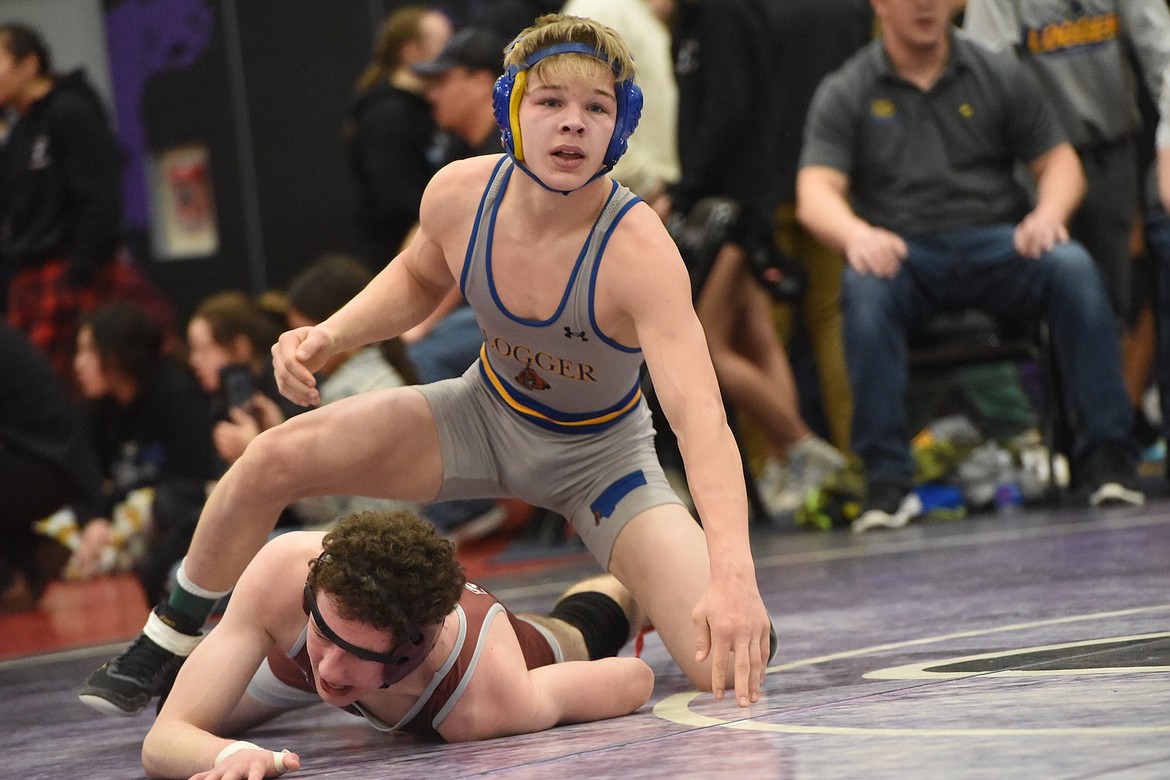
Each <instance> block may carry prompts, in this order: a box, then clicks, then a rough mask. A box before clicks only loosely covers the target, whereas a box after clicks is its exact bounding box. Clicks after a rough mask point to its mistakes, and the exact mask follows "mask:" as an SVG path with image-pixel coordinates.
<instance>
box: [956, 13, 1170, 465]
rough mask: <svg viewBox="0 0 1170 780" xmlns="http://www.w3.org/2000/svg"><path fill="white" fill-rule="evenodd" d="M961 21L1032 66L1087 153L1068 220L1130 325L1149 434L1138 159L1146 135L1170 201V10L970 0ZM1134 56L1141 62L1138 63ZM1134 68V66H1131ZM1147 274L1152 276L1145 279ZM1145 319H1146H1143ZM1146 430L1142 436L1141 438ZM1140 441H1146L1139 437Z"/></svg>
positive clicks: (1131, 368)
mask: <svg viewBox="0 0 1170 780" xmlns="http://www.w3.org/2000/svg"><path fill="white" fill-rule="evenodd" d="M963 29H964V30H965V31H966V32H967V33H968V34H969V35H970V36H971V37H972V38H974V39H975V40H977V41H980V42H981V43H985V44H987V45H988V46H990V47H992V48H994V49H1008V50H1009V51H1012V52H1014V53H1015V54H1016V55H1017V56H1019V57H1020V58H1021V59H1022V60H1023V61H1024V62H1025V63H1027V64H1028V66H1029V67H1030V68H1031V69H1032V71H1033V73H1035V74H1036V77H1037V79H1038V80H1039V81H1040V84H1041V86H1042V87H1044V89H1045V92H1046V93H1047V94H1048V95H1050V96H1051V97H1052V100H1053V104H1054V106H1055V107H1056V113H1057V117H1058V118H1059V120H1060V122H1061V124H1062V125H1063V127H1064V129H1065V131H1066V132H1067V133H1068V135H1069V139H1070V141H1071V142H1072V144H1073V146H1074V147H1075V148H1076V150H1077V154H1078V155H1079V156H1080V158H1081V165H1082V167H1083V168H1084V170H1085V181H1086V185H1087V190H1086V193H1085V199H1084V200H1083V201H1082V202H1081V206H1080V208H1079V209H1078V210H1077V212H1076V214H1075V215H1074V216H1073V219H1072V221H1071V222H1070V223H1069V231H1070V233H1071V234H1072V236H1073V238H1075V239H1077V240H1078V241H1080V242H1081V243H1082V244H1084V245H1085V248H1086V249H1088V250H1089V254H1090V255H1092V257H1093V259H1094V260H1096V261H1097V265H1098V266H1099V267H1100V268H1101V272H1102V274H1103V275H1104V278H1105V284H1106V289H1107V291H1108V292H1109V297H1110V300H1111V302H1112V304H1113V310H1114V312H1115V313H1116V315H1117V318H1118V322H1119V324H1120V325H1121V326H1122V327H1123V328H1124V329H1125V331H1126V338H1125V339H1124V340H1123V342H1122V346H1123V351H1122V360H1123V364H1124V366H1125V371H1126V376H1127V378H1128V379H1129V380H1130V381H1129V382H1128V385H1127V387H1128V389H1129V391H1130V401H1131V402H1132V403H1133V405H1134V421H1135V425H1134V436H1135V441H1137V442H1139V444H1143V445H1144V444H1148V443H1149V440H1148V434H1147V433H1146V432H1145V430H1143V428H1144V429H1147V430H1148V428H1149V426H1148V424H1147V425H1146V426H1143V425H1141V423H1145V422H1146V418H1145V415H1144V413H1143V412H1142V410H1141V397H1142V388H1144V381H1142V380H1137V379H1135V376H1136V375H1144V374H1145V373H1146V371H1147V367H1148V360H1149V354H1148V352H1146V351H1145V348H1144V345H1143V343H1142V339H1141V329H1140V327H1139V324H1140V311H1138V307H1140V306H1141V305H1142V302H1143V301H1144V300H1145V298H1144V297H1143V296H1142V295H1140V294H1138V295H1135V294H1134V291H1132V290H1131V287H1132V286H1133V284H1134V281H1135V280H1134V278H1133V276H1134V273H1135V270H1136V271H1137V273H1139V274H1140V272H1141V271H1140V267H1139V266H1137V264H1136V263H1135V258H1136V257H1137V256H1138V255H1139V254H1140V251H1139V252H1135V251H1134V248H1135V245H1138V246H1140V243H1141V242H1140V240H1139V239H1138V236H1139V235H1140V230H1141V227H1140V223H1141V213H1142V208H1141V203H1142V202H1143V199H1142V198H1141V188H1142V184H1141V179H1142V177H1141V173H1140V171H1139V167H1138V165H1137V164H1136V163H1135V159H1143V160H1148V159H1150V158H1151V157H1152V156H1154V151H1153V150H1151V149H1142V150H1140V153H1136V152H1135V147H1136V145H1137V143H1138V141H1139V140H1140V141H1142V142H1143V143H1150V141H1151V140H1153V146H1154V147H1155V148H1156V149H1157V152H1156V156H1157V157H1158V158H1160V159H1163V160H1164V161H1165V165H1166V166H1167V175H1166V176H1165V177H1163V178H1166V179H1167V181H1166V187H1165V188H1164V190H1163V191H1164V192H1165V193H1167V198H1165V202H1166V203H1170V11H1168V10H1167V6H1166V1H1165V0H1095V2H1090V3H1059V4H1054V3H1051V2H1037V1H1036V0H971V2H969V3H968V5H967V9H966V14H965V17H964V21H963ZM1135 65H1136V66H1137V67H1136V68H1135ZM1135 71H1136V72H1135ZM1139 73H1140V75H1141V76H1142V77H1144V82H1145V87H1146V93H1147V94H1148V96H1149V98H1150V99H1152V102H1153V104H1154V106H1155V107H1156V108H1157V110H1158V111H1160V113H1161V120H1159V119H1158V114H1157V113H1156V112H1152V113H1151V114H1150V116H1149V117H1148V118H1147V119H1148V120H1150V121H1151V122H1152V123H1153V124H1155V125H1157V131H1156V133H1155V134H1150V135H1146V134H1143V132H1142V125H1143V117H1142V114H1141V111H1140V108H1139V105H1140V98H1145V97H1146V95H1139V93H1140V91H1141V85H1140V84H1139V80H1138V75H1139ZM1141 281H1142V282H1146V283H1147V284H1148V282H1147V280H1141ZM1147 322H1148V320H1147ZM1143 379H1144V376H1143ZM1143 439H1145V441H1144V442H1143ZM1143 448H1144V446H1143Z"/></svg>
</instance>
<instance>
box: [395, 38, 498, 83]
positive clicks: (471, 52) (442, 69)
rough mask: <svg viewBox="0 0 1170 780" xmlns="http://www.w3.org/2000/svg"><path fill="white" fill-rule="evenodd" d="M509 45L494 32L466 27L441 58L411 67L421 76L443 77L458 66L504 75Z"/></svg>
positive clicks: (449, 42) (450, 43)
mask: <svg viewBox="0 0 1170 780" xmlns="http://www.w3.org/2000/svg"><path fill="white" fill-rule="evenodd" d="M506 43H507V41H505V40H504V39H503V38H501V37H500V35H499V34H498V33H497V32H495V31H494V30H489V29H487V28H484V27H465V28H464V29H462V30H460V31H459V32H457V33H455V34H454V35H452V36H451V40H449V41H447V45H446V46H444V47H443V50H442V51H441V52H439V56H438V57H435V58H434V59H433V60H431V61H430V62H419V63H417V64H415V65H412V66H411V70H413V71H414V72H415V73H417V74H418V75H420V76H441V75H443V74H444V73H446V72H447V71H449V70H451V68H454V67H456V66H462V67H464V68H467V69H468V70H490V71H491V72H492V73H497V74H498V73H503V71H504V45H505V44H506Z"/></svg>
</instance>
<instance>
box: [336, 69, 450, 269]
mask: <svg viewBox="0 0 1170 780" xmlns="http://www.w3.org/2000/svg"><path fill="white" fill-rule="evenodd" d="M350 119H351V120H352V135H351V136H350V140H349V163H350V169H351V171H352V172H353V176H354V180H355V182H356V183H357V188H358V194H359V197H360V203H359V205H358V213H357V219H358V225H359V226H360V228H361V231H362V238H363V239H364V241H365V243H366V253H367V254H368V255H369V256H370V257H369V259H370V260H374V261H378V262H379V263H385V262H387V261H389V260H390V258H392V257H394V255H396V254H397V253H398V248H399V246H400V245H401V244H402V241H403V239H404V238H406V234H407V233H408V232H409V230H410V229H411V227H413V226H414V223H415V222H417V221H418V204H419V201H421V200H422V194H423V190H424V189H426V186H427V182H428V181H430V179H431V176H432V175H434V173H435V166H434V164H433V163H432V161H431V160H430V158H429V157H428V153H429V151H430V149H431V145H432V143H433V142H434V136H435V121H434V119H433V118H432V117H431V107H430V106H429V105H428V104H427V102H426V100H424V99H423V98H422V96H421V95H415V94H412V93H410V92H407V91H405V90H402V89H398V88H396V87H392V86H390V85H389V84H379V85H378V86H375V87H373V88H371V89H370V90H368V91H366V92H365V93H363V94H362V95H361V96H360V97H359V98H358V100H357V102H356V103H355V104H354V106H353V108H352V109H351V111H350Z"/></svg>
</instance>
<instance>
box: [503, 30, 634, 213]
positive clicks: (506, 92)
mask: <svg viewBox="0 0 1170 780" xmlns="http://www.w3.org/2000/svg"><path fill="white" fill-rule="evenodd" d="M515 45H516V43H515V41H513V43H512V46H515ZM509 48H511V47H509ZM569 53H576V54H585V55H587V56H589V57H593V58H594V59H597V60H600V61H602V62H604V63H606V64H607V65H609V64H610V60H609V57H607V56H606V55H605V53H604V52H602V51H600V50H599V49H596V48H594V47H593V46H590V45H589V44H587V43H580V42H578V41H569V42H567V43H557V44H554V45H552V46H548V47H546V48H544V49H540V50H539V51H537V52H535V53H533V54H532V55H531V56H529V57H528V58H527V59H526V60H524V63H523V65H509V66H508V69H507V70H505V71H504V73H503V75H502V76H500V77H499V78H498V79H496V86H495V89H494V91H493V97H492V110H493V112H494V114H495V117H496V124H497V125H499V127H500V141H501V142H502V143H503V145H504V150H505V151H507V153H508V155H509V156H510V157H511V158H512V159H513V160H515V161H516V163H517V165H519V167H520V170H522V171H524V172H525V173H527V174H528V175H529V176H530V177H531V178H532V179H533V180H534V181H536V183H538V184H540V185H541V186H542V187H544V188H545V189H547V190H551V191H552V192H559V193H561V194H562V195H568V194H569V192H572V190H558V189H554V188H552V187H549V186H548V185H547V184H545V183H544V182H542V181H541V180H540V179H539V178H537V176H536V175H535V174H533V173H532V172H531V171H529V170H528V168H527V166H525V165H523V162H524V145H523V139H521V137H520V101H521V99H522V98H523V97H524V88H525V85H526V83H527V81H528V70H529V69H530V68H531V67H532V66H533V65H535V64H536V63H538V62H540V61H541V60H543V59H546V58H548V57H552V56H553V55H556V54H569ZM617 72H618V71H617V69H616V68H614V73H615V74H616V73H617ZM614 93H615V97H616V99H617V115H616V117H615V119H614V125H613V135H611V136H610V138H609V145H608V146H607V147H606V150H605V157H604V159H603V161H602V162H603V165H604V167H602V169H601V170H599V171H598V172H597V173H596V174H594V175H593V176H592V177H591V178H590V179H589V181H587V182H585V184H582V185H581V186H582V187H584V186H585V185H586V184H589V183H591V182H592V181H593V180H594V179H596V178H598V177H599V176H603V175H605V174H606V173H608V172H609V171H610V170H611V169H612V168H613V166H614V165H615V164H616V163H617V161H618V160H619V159H620V158H621V156H622V155H623V154H625V153H626V149H627V148H628V146H629V143H628V142H629V138H630V136H631V135H633V133H634V130H635V129H636V128H637V127H638V120H639V119H640V118H641V116H642V90H641V89H640V88H639V87H638V85H637V84H635V83H634V81H633V79H626V80H625V81H622V82H618V83H616V84H615V85H614ZM578 189H580V187H578Z"/></svg>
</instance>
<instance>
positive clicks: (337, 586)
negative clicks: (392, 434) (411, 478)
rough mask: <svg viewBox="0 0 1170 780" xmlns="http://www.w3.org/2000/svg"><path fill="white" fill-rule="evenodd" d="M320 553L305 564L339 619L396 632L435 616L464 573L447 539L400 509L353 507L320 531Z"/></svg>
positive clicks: (449, 605) (449, 602)
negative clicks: (360, 509) (322, 535)
mask: <svg viewBox="0 0 1170 780" xmlns="http://www.w3.org/2000/svg"><path fill="white" fill-rule="evenodd" d="M322 547H323V549H324V552H325V553H326V554H327V557H322V558H319V559H318V560H317V561H316V562H314V564H313V565H312V566H311V567H310V569H309V577H308V584H309V587H310V588H311V589H312V590H313V592H314V593H317V592H319V591H324V592H326V593H328V594H330V595H331V596H333V597H334V599H335V602H336V604H337V611H338V613H339V614H340V615H341V616H342V617H343V618H345V619H346V620H355V621H359V622H362V623H367V624H369V625H371V626H374V627H375V628H379V629H389V630H390V631H391V632H392V633H393V634H394V636H395V637H396V638H401V637H406V636H408V635H409V634H410V633H411V632H410V631H409V628H408V625H407V623H408V622H409V623H413V624H414V626H416V627H418V628H420V629H422V628H426V627H427V626H432V625H435V624H436V623H439V622H440V621H442V619H443V618H444V617H446V616H447V614H448V613H450V612H451V610H453V609H455V605H456V603H458V601H459V595H460V594H461V593H462V592H463V586H464V584H465V583H466V582H467V577H466V575H465V574H464V573H463V567H462V566H461V565H460V563H459V561H458V560H456V558H455V547H454V545H452V544H451V542H449V541H447V540H446V539H444V538H443V537H442V536H440V535H439V534H438V533H437V532H436V531H435V529H434V527H433V526H432V525H431V524H430V523H428V522H427V521H425V520H423V519H422V518H421V517H419V516H418V515H417V514H415V513H414V512H411V511H409V510H406V509H396V510H389V511H381V512H374V511H366V512H355V513H353V514H350V515H346V516H345V517H343V518H342V519H341V520H339V521H338V523H337V525H336V527H334V529H333V530H332V531H330V532H329V533H328V534H326V535H325V538H324V540H323V541H322Z"/></svg>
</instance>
